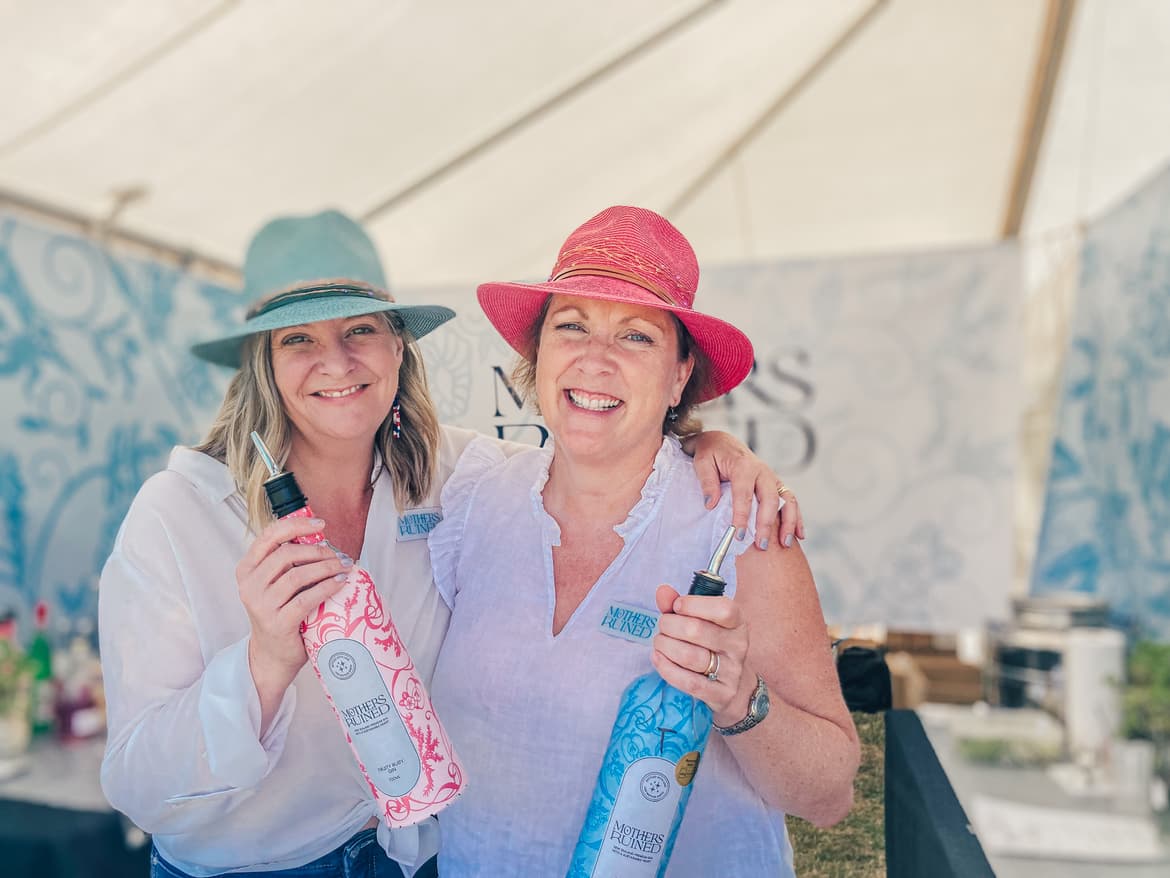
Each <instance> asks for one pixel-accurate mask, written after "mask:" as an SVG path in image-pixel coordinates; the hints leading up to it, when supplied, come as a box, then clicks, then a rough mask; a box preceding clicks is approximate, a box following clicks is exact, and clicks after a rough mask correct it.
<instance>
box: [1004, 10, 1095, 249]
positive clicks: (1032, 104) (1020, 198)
mask: <svg viewBox="0 0 1170 878" xmlns="http://www.w3.org/2000/svg"><path fill="white" fill-rule="evenodd" d="M1076 5H1077V4H1076V0H1048V12H1047V14H1046V16H1045V21H1044V32H1043V34H1042V35H1041V38H1040V51H1039V53H1038V54H1037V56H1036V70H1035V72H1034V73H1033V74H1032V92H1031V94H1030V95H1029V97H1028V114H1027V116H1026V117H1025V120H1024V131H1023V136H1022V137H1021V139H1020V146H1019V150H1018V152H1017V153H1016V165H1015V172H1014V173H1013V174H1012V188H1011V190H1010V192H1009V193H1008V205H1007V211H1006V212H1005V214H1004V219H1003V228H1002V230H1001V234H1002V236H1003V237H1004V238H1015V237H1017V236H1018V235H1019V234H1020V225H1021V224H1022V223H1023V220H1024V213H1025V211H1026V210H1027V209H1028V196H1029V194H1030V193H1031V191H1032V179H1033V177H1034V176H1035V174H1036V160H1037V159H1038V158H1039V156H1040V146H1041V144H1042V143H1043V142H1044V131H1045V128H1046V127H1047V124H1048V111H1049V109H1050V108H1051V107H1052V97H1053V95H1054V93H1055V92H1056V80H1057V77H1058V76H1059V75H1060V68H1061V61H1062V59H1063V58H1064V48H1065V45H1066V43H1067V41H1068V32H1069V27H1070V26H1071V24H1072V19H1073V14H1074V13H1075V12H1076Z"/></svg>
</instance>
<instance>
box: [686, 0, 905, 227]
mask: <svg viewBox="0 0 1170 878" xmlns="http://www.w3.org/2000/svg"><path fill="white" fill-rule="evenodd" d="M887 3H888V0H873V3H871V4H870V5H869V6H868V7H867V8H866V10H865V11H864V12H862V13H861V15H859V16H858V17H857V18H856V19H854V21H853V23H852V24H850V25H849V27H847V28H845V30H844V31H842V32H841V34H840V35H839V36H838V37H837V39H835V40H834V41H833V43H832V45H830V46H829V47H828V48H827V49H825V51H824V52H822V53H821V54H820V55H819V56H818V57H817V59H816V60H815V61H814V62H813V63H812V64H811V65H809V67H808V68H807V69H806V70H805V71H804V73H802V74H801V75H800V77H799V78H798V79H797V80H796V81H795V82H794V83H792V85H790V86H788V88H786V89H785V90H784V91H783V92H782V93H781V94H780V96H779V97H777V98H776V99H775V100H774V101H772V103H771V104H769V105H768V107H767V109H765V110H764V112H763V113H761V114H760V116H759V117H758V118H757V119H756V120H755V121H753V122H752V123H751V124H750V125H748V127H747V128H746V129H745V130H744V131H743V133H741V134H740V135H739V136H738V137H736V138H735V140H733V141H732V142H731V143H730V144H728V145H727V146H726V147H724V149H723V150H722V151H721V152H720V153H719V155H717V156H715V159H714V160H713V161H712V162H711V163H710V164H709V165H707V167H706V168H704V169H703V170H702V172H700V173H699V175H698V176H697V177H695V179H694V180H692V181H691V182H690V183H689V184H687V187H686V188H685V189H683V191H682V192H681V193H679V195H678V196H677V197H676V198H675V199H674V200H673V201H672V202H671V203H670V205H669V206H668V207H667V208H666V211H665V213H666V215H667V216H675V215H677V214H678V212H679V211H681V210H682V209H683V208H684V207H686V206H687V205H688V204H690V203H691V202H692V201H693V200H694V199H695V196H696V195H698V194H699V192H700V191H701V190H702V189H703V187H704V186H706V185H707V184H708V183H710V182H711V179H712V178H713V177H714V176H715V175H716V174H718V173H719V172H720V171H721V170H722V169H723V167H724V166H725V165H727V164H728V163H729V162H731V161H732V160H733V159H734V158H735V157H736V156H737V155H739V153H740V151H741V150H742V149H743V148H744V147H745V146H747V145H748V144H749V143H750V142H751V141H752V140H754V139H755V138H756V137H757V136H758V135H759V134H760V132H761V131H763V130H764V128H766V127H767V126H768V125H769V124H770V123H771V122H772V120H773V119H775V118H776V117H777V116H779V115H780V113H782V112H783V111H784V109H785V108H786V107H787V106H788V105H789V104H791V103H792V102H793V101H794V100H795V99H796V98H797V97H798V96H799V95H800V94H801V92H803V91H804V90H805V89H806V88H807V87H808V86H809V85H810V84H811V83H812V81H813V80H814V79H816V78H817V76H819V75H820V74H821V73H822V72H823V71H824V70H825V68H826V67H828V66H829V64H830V63H831V62H832V61H833V59H834V58H836V57H837V56H838V55H839V54H841V52H842V51H844V49H845V48H846V47H847V46H848V45H849V44H850V43H851V42H853V40H854V39H855V38H856V37H857V35H858V34H860V33H861V32H862V31H863V30H864V29H865V27H866V25H868V24H869V23H870V21H872V20H873V19H874V17H875V16H876V15H877V13H878V12H880V11H881V10H882V8H883V7H884V6H885V5H886V4H887Z"/></svg>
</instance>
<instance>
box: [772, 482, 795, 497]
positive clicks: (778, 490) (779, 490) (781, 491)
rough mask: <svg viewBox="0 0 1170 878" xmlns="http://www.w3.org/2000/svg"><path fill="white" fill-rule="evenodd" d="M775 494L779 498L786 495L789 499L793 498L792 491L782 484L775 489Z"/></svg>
mask: <svg viewBox="0 0 1170 878" xmlns="http://www.w3.org/2000/svg"><path fill="white" fill-rule="evenodd" d="M776 493H777V494H779V495H780V496H781V497H783V496H784V495H785V494H787V495H788V496H789V497H793V496H795V495H794V494H793V493H792V489H791V488H790V487H788V486H787V485H786V484H784V483H783V482H781V483H780V484H779V486H778V487H777V488H776Z"/></svg>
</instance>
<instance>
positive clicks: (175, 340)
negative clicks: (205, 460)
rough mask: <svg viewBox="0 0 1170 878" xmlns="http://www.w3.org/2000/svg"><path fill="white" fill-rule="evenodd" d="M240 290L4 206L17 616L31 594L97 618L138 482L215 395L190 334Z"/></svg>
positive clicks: (7, 491)
mask: <svg viewBox="0 0 1170 878" xmlns="http://www.w3.org/2000/svg"><path fill="white" fill-rule="evenodd" d="M237 299H238V297H237V296H236V294H235V293H234V292H233V291H232V290H229V289H225V288H223V287H219V286H216V285H214V284H210V283H206V282H204V281H201V280H200V279H199V278H197V277H193V276H192V275H191V274H189V273H185V272H183V271H181V270H179V269H177V268H173V267H170V266H165V265H161V264H158V263H154V262H150V261H144V260H139V259H132V258H125V257H121V256H117V255H114V254H113V253H111V252H110V251H109V250H107V249H105V248H103V247H100V246H98V245H97V244H95V243H94V242H92V241H90V240H88V239H86V238H84V237H81V236H78V235H76V234H73V233H71V232H64V231H61V230H60V229H57V228H55V227H53V226H50V225H45V224H40V223H37V222H32V221H29V220H28V219H26V218H24V217H22V216H17V215H14V214H11V213H6V212H3V211H0V388H2V390H0V392H2V393H3V400H4V403H5V411H4V415H3V416H2V417H3V424H4V427H3V442H2V443H0V517H2V518H3V520H4V527H3V530H2V531H0V612H3V611H5V610H14V611H16V612H17V613H18V615H19V616H20V618H21V623H22V630H23V631H25V632H27V631H28V630H29V629H28V628H27V627H24V626H25V625H26V624H27V623H28V622H29V619H30V613H31V607H32V605H33V604H34V603H35V602H36V601H37V600H38V599H44V600H45V601H46V602H47V603H48V604H49V606H50V609H51V611H52V612H53V613H54V615H55V616H56V617H57V618H58V619H65V620H73V621H77V620H80V619H89V620H91V621H92V620H93V619H94V618H95V617H96V609H97V603H96V602H97V589H96V586H97V575H98V573H99V572H100V570H101V565H102V564H103V563H104V561H105V558H106V556H107V555H108V554H109V550H110V547H111V545H112V544H113V539H114V535H115V533H116V532H117V528H118V526H119V524H120V523H121V521H122V517H123V516H124V515H125V513H126V509H127V508H128V507H129V505H130V501H131V500H132V499H133V497H134V494H135V493H136V492H137V490H138V488H139V486H140V485H141V484H142V482H143V480H144V479H145V478H146V477H147V476H149V475H150V474H151V473H153V472H155V471H157V470H159V469H161V468H162V467H163V466H164V465H165V463H166V458H167V454H168V452H169V451H170V449H171V447H172V446H173V445H175V444H176V443H179V442H193V441H195V440H197V439H198V438H200V436H201V435H202V432H203V431H204V430H205V429H206V426H207V424H208V423H210V420H211V417H212V415H213V414H214V412H215V410H216V408H217V407H218V404H219V400H220V398H221V397H222V393H223V390H224V388H225V387H226V378H227V376H226V375H225V374H222V370H216V369H215V368H214V367H212V366H208V365H206V364H203V363H201V362H199V361H198V360H196V359H195V358H194V357H192V356H190V355H189V354H188V353H187V347H188V346H189V345H190V344H191V343H192V341H194V340H195V339H196V338H197V337H203V336H206V335H208V334H212V333H214V332H215V331H216V330H217V329H218V328H219V327H222V326H224V325H225V323H226V320H227V318H228V316H229V311H230V309H231V308H232V307H233V306H234V305H235V303H236V301H237ZM79 627H81V626H79Z"/></svg>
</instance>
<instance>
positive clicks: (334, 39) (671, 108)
mask: <svg viewBox="0 0 1170 878" xmlns="http://www.w3.org/2000/svg"><path fill="white" fill-rule="evenodd" d="M1062 12H1063V13H1064V14H1066V15H1067V16H1068V17H1069V22H1070V23H1069V26H1068V28H1067V39H1060V40H1054V39H1053V38H1052V26H1051V25H1052V22H1053V21H1054V20H1055V18H1056V17H1057V16H1058V15H1059V14H1060V13H1062ZM4 20H5V26H4V28H3V29H0V55H2V57H4V59H5V77H6V82H5V87H4V89H3V93H4V97H3V102H2V103H3V107H4V112H3V113H0V197H5V196H7V198H8V200H9V201H13V202H23V203H25V204H32V205H38V206H43V207H46V208H49V209H51V210H54V211H58V212H60V213H61V214H62V215H66V216H72V217H80V218H85V219H88V220H91V221H93V222H94V223H95V224H96V225H97V226H98V227H101V226H103V225H110V226H112V227H114V228H116V229H117V230H120V231H124V232H127V233H131V234H134V235H138V236H144V237H146V238H149V239H151V240H155V241H160V242H165V243H166V244H168V245H171V246H173V247H174V248H176V249H177V250H178V251H182V252H189V253H193V254H197V255H200V256H204V257H208V258H211V259H215V260H220V261H223V262H225V263H227V264H229V265H234V264H238V262H239V261H240V258H241V256H242V253H243V249H244V246H245V244H246V242H247V240H248V237H249V236H250V235H251V233H252V232H253V231H255V229H256V228H257V227H258V226H259V225H260V224H261V223H263V222H264V221H265V220H267V219H268V218H270V217H272V216H273V215H276V214H280V213H288V212H306V211H310V210H316V209H319V208H321V207H324V206H336V207H340V208H341V209H343V210H345V211H347V212H348V213H350V214H352V215H354V216H357V217H359V218H362V219H363V220H364V221H365V222H366V224H367V226H368V228H369V229H370V231H371V233H372V234H373V236H374V237H375V239H376V241H377V242H378V244H379V246H380V249H381V250H382V253H383V255H384V257H385V258H386V260H387V262H388V263H389V266H390V271H391V281H392V282H393V283H395V284H396V285H405V286H418V285H423V284H438V283H446V282H466V281H474V280H482V279H487V278H498V279H504V278H519V277H526V278H530V277H539V276H541V275H543V274H545V273H546V272H547V270H548V267H549V264H550V262H551V260H552V258H553V256H554V255H555V252H556V248H557V245H558V244H559V242H560V241H561V240H562V239H563V238H564V236H565V234H567V232H568V231H569V230H571V229H572V228H574V227H575V226H576V225H577V224H578V223H579V222H580V221H581V220H582V219H584V218H585V217H587V216H590V215H592V214H593V213H595V212H596V211H597V210H599V209H600V208H602V207H604V206H606V205H608V204H612V203H635V204H640V205H644V206H647V207H651V208H655V209H657V210H660V211H663V212H665V213H666V214H667V215H668V216H670V217H671V218H672V219H673V220H675V222H676V223H677V224H678V225H679V226H680V227H681V228H682V229H683V230H684V231H685V232H686V233H687V234H688V236H689V237H690V238H691V239H692V241H693V242H694V243H695V245H696V249H697V251H698V252H699V255H700V259H701V260H702V261H703V262H704V263H710V262H739V261H745V260H760V259H774V258H783V257H800V256H811V255H826V254H842V253H857V252H872V251H881V250H892V249H908V248H922V247H942V246H952V245H956V244H978V243H984V242H988V241H993V240H995V239H997V238H998V237H1000V236H1001V235H1002V234H1003V231H1004V224H1005V216H1006V214H1007V212H1008V210H1009V205H1010V203H1011V198H1012V193H1013V191H1015V192H1016V193H1017V195H1018V194H1019V193H1020V179H1021V175H1020V173H1019V171H1018V168H1019V167H1020V162H1021V155H1024V154H1026V147H1027V144H1028V143H1029V142H1030V141H1029V138H1030V137H1031V138H1033V140H1032V141H1031V142H1032V143H1033V144H1038V145H1039V146H1038V152H1037V155H1036V162H1035V170H1034V173H1033V172H1029V173H1027V174H1024V175H1023V179H1024V182H1025V183H1030V185H1028V186H1026V187H1025V189H1024V192H1023V194H1024V195H1025V196H1026V208H1025V210H1024V212H1023V224H1022V232H1023V233H1024V234H1025V235H1031V234H1037V233H1041V232H1043V231H1044V230H1046V229H1050V228H1055V227H1061V226H1065V227H1067V226H1068V225H1071V224H1074V223H1077V222H1079V221H1081V220H1084V219H1085V218H1087V217H1090V216H1093V215H1096V214H1098V213H1100V212H1101V211H1102V210H1103V209H1105V208H1106V207H1108V206H1109V205H1111V204H1113V203H1114V202H1115V201H1117V200H1118V199H1119V198H1120V197H1122V196H1123V195H1124V194H1125V193H1127V192H1128V191H1130V190H1131V189H1132V188H1134V187H1135V186H1136V185H1138V184H1139V183H1140V182H1141V181H1142V180H1143V179H1144V178H1146V177H1148V176H1149V175H1151V174H1152V173H1153V172H1154V171H1155V170H1156V169H1157V168H1158V167H1159V166H1161V165H1162V164H1163V163H1164V162H1165V161H1166V160H1167V158H1168V157H1170V114H1166V113H1164V112H1161V106H1162V103H1163V102H1164V99H1165V95H1166V94H1167V92H1168V88H1167V87H1168V86H1170V51H1167V49H1168V48H1170V4H1167V3H1165V2H1161V0H1127V2H1126V3H1123V4H1122V3H1113V2H1109V0H1075V2H1074V0H956V2H947V3H939V2H936V0H817V2H812V0H643V2H638V3H629V2H627V0H589V2H585V0H562V2H557V3H542V2H536V0H496V2H493V3H486V4H485V3H470V2H463V3H456V2H450V3H424V2H421V0H396V2H387V0H338V2H334V3H329V4H319V3H309V2H288V3H281V2H268V0H174V2H170V3H166V4H158V3H151V2H147V0H105V2H100V3H98V2H88V3H80V4H77V3H69V4H61V3H59V2H49V3H44V4H33V5H29V4H21V5H20V6H19V7H13V8H12V9H10V10H9V11H8V12H6V13H5V16H4ZM1054 48H1055V49H1056V52H1055V55H1056V58H1057V60H1058V62H1059V63H1058V65H1057V66H1056V68H1054V69H1055V74H1056V75H1055V79H1054V82H1055V87H1054V89H1053V90H1052V92H1051V102H1050V105H1049V103H1048V102H1047V100H1046V99H1044V98H1043V95H1041V100H1040V101H1039V103H1038V102H1037V98H1036V95H1037V87H1036V83H1037V82H1038V76H1039V74H1040V73H1042V72H1043V70H1044V64H1045V58H1051V57H1052V55H1053V49H1054ZM1061 49H1063V51H1060V50H1061ZM1046 53H1047V54H1046ZM1037 106H1041V107H1045V106H1049V107H1050V108H1049V111H1048V113H1047V115H1046V117H1045V116H1044V115H1043V114H1040V116H1041V118H1040V119H1039V121H1040V122H1045V121H1046V124H1041V125H1039V126H1037V121H1038V119H1037V113H1036V109H1037ZM1037 132H1040V133H1042V134H1043V137H1042V139H1041V138H1039V137H1037V136H1036V133H1037Z"/></svg>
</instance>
